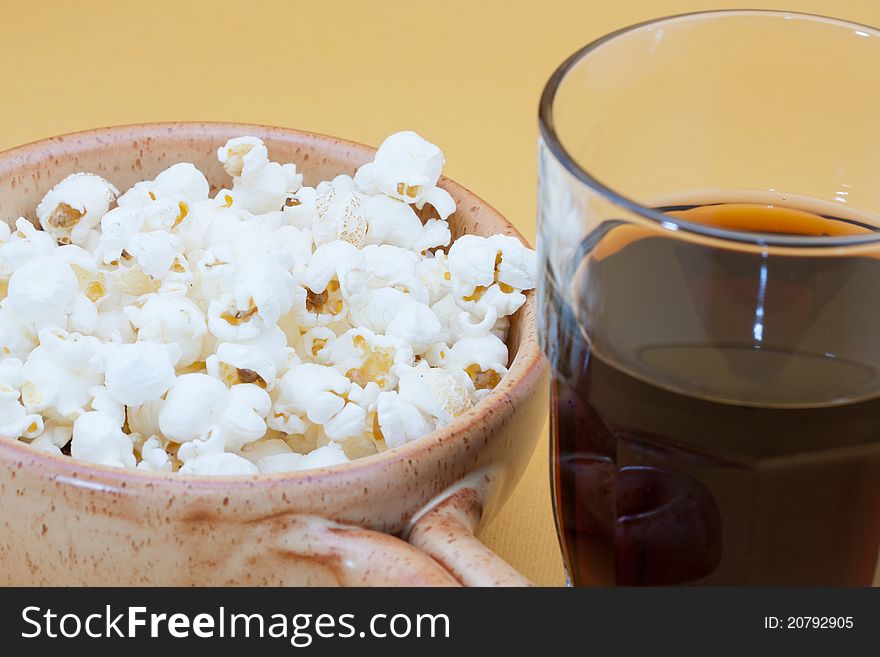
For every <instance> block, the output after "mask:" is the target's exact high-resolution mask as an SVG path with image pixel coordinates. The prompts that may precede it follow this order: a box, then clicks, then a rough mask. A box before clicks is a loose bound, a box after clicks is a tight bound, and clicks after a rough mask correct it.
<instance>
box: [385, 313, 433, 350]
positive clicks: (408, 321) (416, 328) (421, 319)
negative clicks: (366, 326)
mask: <svg viewBox="0 0 880 657" xmlns="http://www.w3.org/2000/svg"><path fill="white" fill-rule="evenodd" d="M385 332H386V333H387V334H388V335H390V336H394V337H396V338H400V340H401V341H403V342H406V343H407V344H409V345H411V346H412V349H413V351H414V352H415V353H416V354H422V353H423V352H424V351H425V350H426V349H427V348H428V347H430V346H431V345H432V344H433V343H435V342H438V341H440V340H441V339H443V336H444V331H443V326H442V325H441V324H440V320H438V319H437V316H436V315H435V314H434V313H433V312H432V311H431V309H430V308H428V306H426V305H424V304H422V303H419V302H418V301H412V300H410V301H408V303H405V304H403V305H402V306H401V307H400V309H399V310H398V311H397V313H396V314H395V315H394V319H392V320H391V321H390V322H388V325H387V326H386V327H385Z"/></svg>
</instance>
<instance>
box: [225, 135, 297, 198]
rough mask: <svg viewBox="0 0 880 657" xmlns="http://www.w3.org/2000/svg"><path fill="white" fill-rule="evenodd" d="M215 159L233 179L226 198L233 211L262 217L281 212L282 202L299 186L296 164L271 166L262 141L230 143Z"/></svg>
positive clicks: (243, 140) (254, 139) (274, 164)
mask: <svg viewBox="0 0 880 657" xmlns="http://www.w3.org/2000/svg"><path fill="white" fill-rule="evenodd" d="M217 159H218V160H220V163H221V164H222V165H223V168H224V169H225V170H226V172H227V173H228V174H229V175H231V176H232V179H233V184H232V190H231V191H221V192H220V194H219V196H220V197H223V196H225V195H228V196H229V198H230V200H231V205H232V207H234V208H241V209H243V210H248V211H250V212H253V213H254V214H263V213H266V212H273V211H276V210H280V209H281V206H282V205H283V204H284V201H285V200H286V199H287V198H288V196H290V195H291V194H293V193H294V192H296V191H297V190H298V189H299V188H300V186H301V185H302V175H301V174H299V173H297V171H296V165H295V164H283V165H282V164H278V163H277V162H270V161H269V156H268V151H267V150H266V146H265V145H264V144H263V142H262V140H260V139H258V138H256V137H238V138H236V139H230V140H229V141H228V142H226V145H225V146H223V147H221V148H220V149H218V150H217Z"/></svg>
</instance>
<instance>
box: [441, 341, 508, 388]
mask: <svg viewBox="0 0 880 657" xmlns="http://www.w3.org/2000/svg"><path fill="white" fill-rule="evenodd" d="M507 357H508V354H507V345H506V344H504V342H503V341H502V340H501V339H500V338H498V337H497V336H495V335H493V334H491V333H489V334H488V335H484V336H482V337H478V338H462V339H461V340H459V341H458V342H456V343H455V344H454V345H452V347H451V348H450V349H449V358H448V362H447V366H448V367H449V368H450V369H453V368H454V369H458V370H461V371H464V372H465V373H466V374H467V375H468V376H469V377H470V379H471V381H472V382H473V384H474V391H475V392H474V397H475V398H476V399H482V398H483V397H485V396H486V395H487V394H489V393H490V392H491V391H492V390H493V389H494V388H495V386H497V385H498V384H499V383H500V382H501V379H502V378H503V377H504V375H505V374H507Z"/></svg>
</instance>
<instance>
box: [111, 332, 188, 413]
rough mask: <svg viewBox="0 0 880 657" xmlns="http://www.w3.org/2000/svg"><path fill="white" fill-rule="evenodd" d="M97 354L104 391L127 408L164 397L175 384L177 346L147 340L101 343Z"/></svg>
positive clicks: (177, 356) (178, 351)
mask: <svg viewBox="0 0 880 657" xmlns="http://www.w3.org/2000/svg"><path fill="white" fill-rule="evenodd" d="M97 355H98V359H99V361H100V364H99V366H98V368H97V369H100V370H103V371H104V376H105V380H106V386H107V392H108V393H109V394H110V395H111V396H112V397H113V398H114V399H116V400H118V401H119V402H120V403H122V404H125V405H126V406H140V405H141V404H146V403H147V402H148V401H151V400H153V399H158V398H159V397H161V396H162V395H164V394H165V392H166V391H167V390H168V388H170V387H171V385H172V384H173V383H174V381H175V378H176V377H175V375H174V365H175V364H176V363H177V361H178V360H179V358H180V347H178V346H177V345H176V344H160V343H158V342H146V341H138V342H134V343H131V344H104V345H102V346H101V348H100V349H99V351H98V354H97Z"/></svg>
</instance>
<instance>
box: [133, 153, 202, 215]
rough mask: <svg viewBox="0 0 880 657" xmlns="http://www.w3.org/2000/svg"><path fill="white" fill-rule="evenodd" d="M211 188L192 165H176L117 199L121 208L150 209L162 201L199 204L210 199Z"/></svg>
mask: <svg viewBox="0 0 880 657" xmlns="http://www.w3.org/2000/svg"><path fill="white" fill-rule="evenodd" d="M209 191H210V186H209V185H208V181H207V179H206V178H205V176H204V174H202V172H201V171H199V170H198V169H196V168H195V167H194V166H193V165H192V164H189V163H187V162H180V163H178V164H174V165H172V166H170V167H168V168H167V169H165V171H163V172H162V173H160V174H159V175H158V176H156V178H155V179H154V180H145V181H143V182H139V183H137V184H135V185H134V186H132V188H131V189H129V190H128V191H127V192H125V193H124V194H123V195H122V196H120V197H119V198H118V199H117V201H116V202H117V204H118V205H119V206H120V207H149V206H151V205H152V204H153V203H155V202H156V201H159V200H160V199H171V200H173V201H175V202H179V201H188V202H189V203H197V202H199V201H202V200H205V199H207V198H208V192H209Z"/></svg>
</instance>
